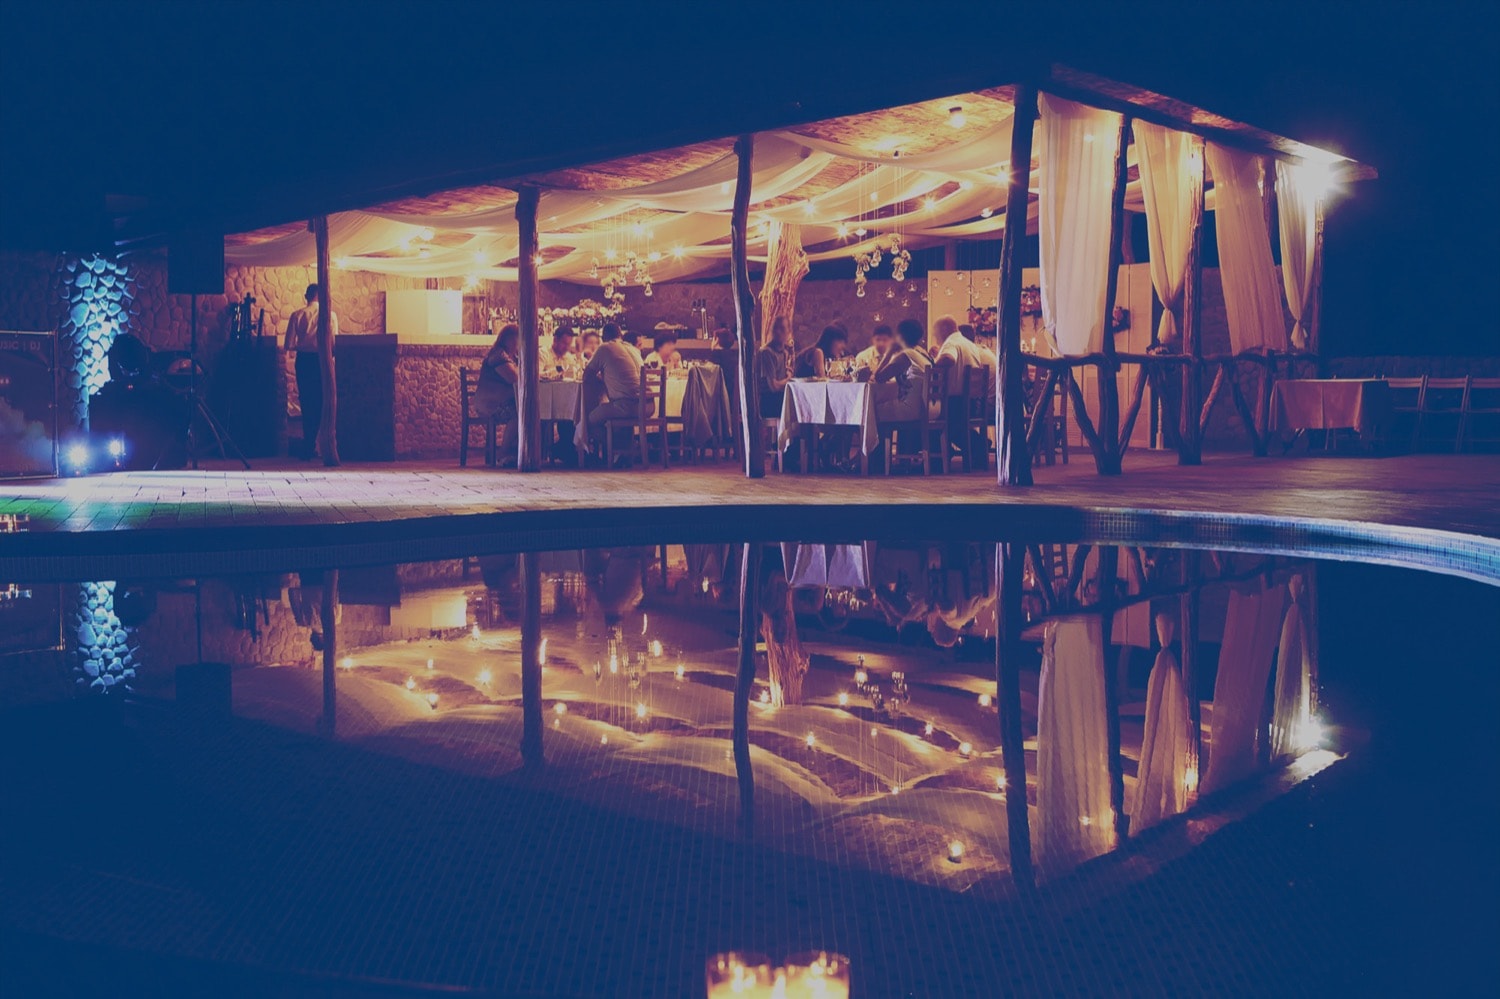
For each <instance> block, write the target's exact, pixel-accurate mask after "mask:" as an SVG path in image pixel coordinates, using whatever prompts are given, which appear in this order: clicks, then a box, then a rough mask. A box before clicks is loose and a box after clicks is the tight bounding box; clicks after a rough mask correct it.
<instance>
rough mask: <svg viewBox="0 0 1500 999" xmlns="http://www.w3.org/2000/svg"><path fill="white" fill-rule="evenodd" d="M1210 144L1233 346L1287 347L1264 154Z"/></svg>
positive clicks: (1237, 350) (1243, 348) (1221, 269)
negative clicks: (1264, 192)
mask: <svg viewBox="0 0 1500 999" xmlns="http://www.w3.org/2000/svg"><path fill="white" fill-rule="evenodd" d="M1206 146H1207V153H1208V168H1209V170H1210V171H1211V172H1212V173H1213V180H1214V191H1215V193H1216V195H1217V201H1216V202H1215V213H1214V221H1215V228H1216V231H1217V233H1218V240H1219V274H1220V277H1221V279H1222V280H1223V282H1224V308H1225V311H1226V312H1227V313H1228V317H1229V343H1230V346H1231V347H1232V348H1233V350H1234V353H1236V354H1238V353H1241V352H1242V351H1246V350H1265V349H1275V350H1283V349H1285V348H1286V345H1287V337H1286V320H1285V317H1284V314H1283V313H1282V309H1281V289H1280V288H1279V287H1278V286H1277V283H1276V262H1275V260H1274V259H1273V258H1272V256H1271V234H1270V233H1269V232H1268V231H1267V230H1266V215H1265V201H1264V197H1263V195H1262V193H1261V191H1262V188H1261V185H1262V181H1263V178H1262V161H1261V158H1260V157H1259V156H1256V155H1255V154H1253V153H1246V152H1241V151H1239V150H1237V149H1227V148H1225V147H1224V146H1221V145H1218V144H1217V143H1213V142H1209V143H1206Z"/></svg>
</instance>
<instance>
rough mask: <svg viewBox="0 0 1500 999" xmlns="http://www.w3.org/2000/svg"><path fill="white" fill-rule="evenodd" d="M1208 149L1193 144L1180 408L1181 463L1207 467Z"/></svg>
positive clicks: (1189, 179)
mask: <svg viewBox="0 0 1500 999" xmlns="http://www.w3.org/2000/svg"><path fill="white" fill-rule="evenodd" d="M1204 158H1205V150H1204V148H1203V140H1202V139H1201V138H1200V139H1199V140H1198V141H1197V142H1195V143H1193V154H1192V156H1191V158H1190V159H1189V161H1188V186H1189V188H1190V192H1189V199H1190V201H1191V203H1192V205H1193V212H1192V216H1191V218H1190V220H1189V223H1188V226H1189V233H1190V235H1189V238H1188V258H1187V274H1186V276H1185V279H1184V281H1183V290H1182V352H1183V353H1184V354H1186V355H1187V356H1188V358H1189V362H1188V363H1187V364H1184V365H1183V366H1182V401H1181V403H1180V404H1179V405H1178V408H1177V416H1178V425H1177V464H1179V465H1201V464H1203V427H1202V422H1201V416H1200V411H1201V410H1202V408H1203V407H1202V404H1201V403H1200V402H1199V400H1200V399H1201V398H1202V397H1203V382H1202V379H1203V372H1202V369H1201V368H1200V366H1199V362H1200V361H1201V359H1202V357H1203V336H1202V328H1203V171H1204Z"/></svg>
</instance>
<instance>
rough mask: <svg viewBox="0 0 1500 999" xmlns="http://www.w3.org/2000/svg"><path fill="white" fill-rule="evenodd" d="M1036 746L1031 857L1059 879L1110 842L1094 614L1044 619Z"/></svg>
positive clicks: (1099, 630) (1100, 650)
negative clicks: (1033, 844)
mask: <svg viewBox="0 0 1500 999" xmlns="http://www.w3.org/2000/svg"><path fill="white" fill-rule="evenodd" d="M1036 741H1037V749H1036V767H1037V770H1036V773H1037V827H1036V837H1037V838H1036V846H1037V860H1038V862H1039V864H1040V865H1041V866H1042V869H1043V870H1044V871H1047V872H1048V873H1051V874H1057V873H1061V872H1063V871H1065V870H1067V869H1068V868H1071V867H1073V866H1074V865H1076V864H1080V863H1083V862H1084V861H1085V860H1088V859H1090V858H1092V857H1097V856H1099V855H1100V854H1102V853H1104V852H1105V851H1107V850H1108V849H1109V848H1110V847H1111V846H1112V845H1113V841H1114V822H1113V821H1112V816H1111V815H1110V804H1109V736H1108V714H1107V711H1106V703H1105V698H1104V631H1103V627H1102V623H1101V621H1100V619H1099V616H1098V615H1096V614H1089V615H1079V616H1074V617H1061V618H1057V619H1055V620H1052V621H1049V622H1047V626H1046V631H1045V633H1044V637H1043V642H1042V675H1041V681H1040V685H1039V687H1038V691H1037V736H1036Z"/></svg>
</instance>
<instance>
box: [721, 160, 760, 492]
mask: <svg viewBox="0 0 1500 999" xmlns="http://www.w3.org/2000/svg"><path fill="white" fill-rule="evenodd" d="M734 153H735V155H736V156H737V157H739V172H738V173H737V174H736V175H735V184H734V209H733V211H732V212H731V214H730V216H729V259H730V266H729V284H730V288H731V289H732V290H733V292H734V326H735V336H736V337H737V338H738V341H739V349H740V423H741V427H740V431H741V433H742V435H743V439H744V441H745V477H746V478H750V479H759V478H763V477H764V476H765V474H766V451H765V448H764V446H762V444H761V440H760V391H759V389H760V381H759V379H758V377H757V374H756V370H755V363H756V359H757V358H758V357H759V356H760V349H759V340H758V338H757V337H756V335H755V291H754V289H752V288H751V287H750V256H749V251H748V250H747V248H746V245H745V243H746V239H747V238H748V236H749V232H748V230H749V226H750V168H751V158H752V156H753V155H754V153H755V139H754V137H752V136H749V135H742V136H740V137H739V138H738V139H735V140H734Z"/></svg>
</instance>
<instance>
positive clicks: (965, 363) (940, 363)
mask: <svg viewBox="0 0 1500 999" xmlns="http://www.w3.org/2000/svg"><path fill="white" fill-rule="evenodd" d="M933 331H934V333H935V334H936V335H937V338H938V341H939V347H938V352H937V358H936V359H935V360H934V361H933V364H932V366H933V369H934V370H936V371H940V372H943V373H944V375H945V377H946V378H947V393H948V399H947V409H948V440H949V441H950V442H951V443H952V445H953V447H954V448H958V449H961V448H963V447H965V446H967V447H968V449H969V454H970V456H971V457H972V458H973V460H974V461H975V462H976V463H978V462H982V461H984V460H985V459H986V457H987V455H988V451H989V444H988V438H985V437H984V436H983V435H982V434H980V433H979V432H978V431H975V432H974V434H973V439H969V440H967V444H965V440H966V437H967V435H968V427H969V414H968V412H967V411H966V409H965V407H964V399H963V393H964V387H965V386H964V382H965V379H966V378H967V376H968V372H969V370H970V369H971V368H979V369H981V370H984V371H985V372H986V375H985V382H984V393H985V398H986V399H988V398H991V397H992V393H993V392H994V389H995V365H994V360H993V356H991V357H986V356H985V354H984V352H983V351H981V350H980V349H979V346H978V345H977V344H976V343H975V342H974V327H972V326H968V325H965V326H960V325H959V324H958V322H957V320H955V319H954V318H953V317H952V316H941V317H939V318H938V321H937V322H936V323H934V324H933Z"/></svg>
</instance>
